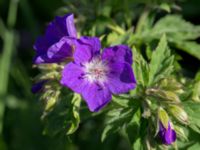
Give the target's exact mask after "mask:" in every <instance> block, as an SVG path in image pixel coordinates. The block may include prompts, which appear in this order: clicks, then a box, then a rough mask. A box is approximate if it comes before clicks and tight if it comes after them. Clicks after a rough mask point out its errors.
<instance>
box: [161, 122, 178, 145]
mask: <svg viewBox="0 0 200 150" xmlns="http://www.w3.org/2000/svg"><path fill="white" fill-rule="evenodd" d="M159 127H160V129H159V132H158V135H159V137H160V139H161V141H162V143H163V144H165V145H170V144H172V143H173V142H175V140H176V132H175V131H174V130H173V129H172V128H171V125H170V122H169V123H168V127H167V128H165V127H164V125H163V124H162V123H161V122H160V124H159Z"/></svg>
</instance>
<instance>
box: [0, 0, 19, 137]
mask: <svg viewBox="0 0 200 150" xmlns="http://www.w3.org/2000/svg"><path fill="white" fill-rule="evenodd" d="M17 2H18V0H11V1H10V6H9V11H8V20H7V24H8V27H9V28H10V29H9V30H6V31H5V33H4V34H5V35H4V38H3V42H4V45H3V52H2V56H1V58H0V70H1V71H0V134H2V130H3V116H4V110H5V99H4V96H5V95H6V93H7V88H8V80H9V71H10V64H11V58H12V53H13V50H14V47H15V34H14V31H13V30H11V29H12V28H13V27H14V25H15V22H16V16H17Z"/></svg>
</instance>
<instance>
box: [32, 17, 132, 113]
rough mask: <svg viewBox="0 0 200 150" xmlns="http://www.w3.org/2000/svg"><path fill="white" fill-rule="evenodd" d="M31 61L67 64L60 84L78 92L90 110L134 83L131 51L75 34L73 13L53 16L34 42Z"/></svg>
mask: <svg viewBox="0 0 200 150" xmlns="http://www.w3.org/2000/svg"><path fill="white" fill-rule="evenodd" d="M34 49H35V50H36V57H35V58H34V62H35V63H36V64H41V63H59V62H64V61H66V60H69V59H70V60H73V61H71V62H69V63H67V64H66V65H65V67H64V69H63V71H62V79H61V81H60V83H61V84H62V85H63V86H65V87H67V88H70V89H71V90H73V91H74V92H77V93H79V94H81V95H82V97H83V99H84V100H85V101H86V103H87V105H88V107H89V109H90V110H91V111H98V110H100V109H101V108H103V107H104V106H105V105H106V104H108V103H109V102H110V101H111V99H112V94H121V93H126V92H128V91H129V90H131V89H134V88H135V86H136V80H135V77H134V74H133V70H132V67H131V65H132V52H131V49H130V48H129V47H128V46H126V45H116V46H112V47H108V48H105V49H103V52H101V42H100V40H99V39H98V38H97V37H86V36H83V37H80V38H78V37H77V32H76V29H75V26H74V20H73V14H69V15H66V16H64V17H56V18H55V20H54V21H53V22H51V23H50V24H49V26H48V27H47V30H46V33H45V35H44V36H42V37H40V38H38V40H37V41H36V43H35V45H34Z"/></svg>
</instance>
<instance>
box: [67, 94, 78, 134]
mask: <svg viewBox="0 0 200 150" xmlns="http://www.w3.org/2000/svg"><path fill="white" fill-rule="evenodd" d="M80 104H81V96H80V95H79V94H76V93H75V94H74V97H73V99H72V114H73V118H72V122H71V126H70V128H69V129H68V131H67V134H68V135H69V134H72V133H74V132H75V131H76V130H77V129H78V126H79V123H80V115H79V108H80Z"/></svg>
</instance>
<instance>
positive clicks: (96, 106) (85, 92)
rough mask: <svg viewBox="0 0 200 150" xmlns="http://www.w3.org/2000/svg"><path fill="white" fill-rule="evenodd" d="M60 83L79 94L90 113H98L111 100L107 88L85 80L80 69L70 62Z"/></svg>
mask: <svg viewBox="0 0 200 150" xmlns="http://www.w3.org/2000/svg"><path fill="white" fill-rule="evenodd" d="M60 82H61V84H62V85H64V86H66V87H68V88H70V89H72V90H73V91H74V92H77V93H79V94H81V95H82V96H83V98H84V100H85V101H86V103H87V105H88V107H89V109H90V111H99V110H100V109H101V108H103V107H104V106H105V105H106V104H107V103H108V102H110V100H111V92H110V91H109V90H108V88H106V87H105V86H100V85H98V84H95V83H89V82H88V81H87V80H85V79H84V74H83V71H82V67H81V66H79V65H77V64H75V63H72V62H71V63H69V64H67V65H66V66H65V68H64V69H63V72H62V79H61V81H60Z"/></svg>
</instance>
